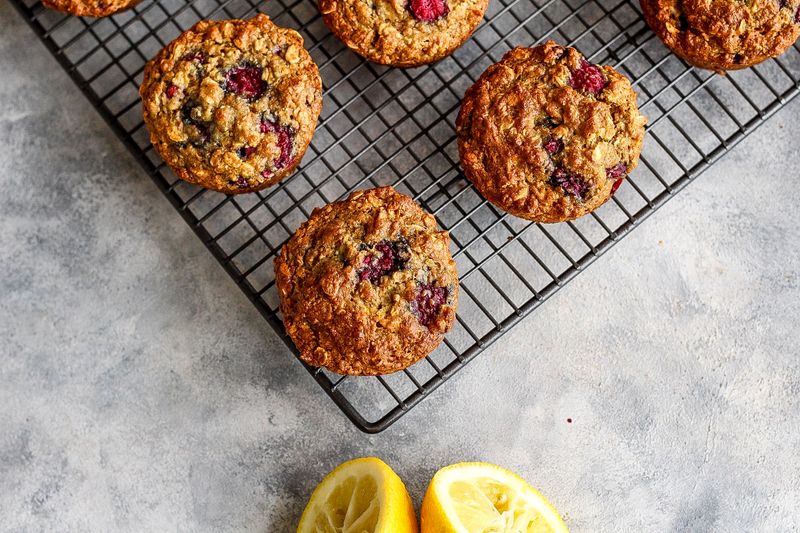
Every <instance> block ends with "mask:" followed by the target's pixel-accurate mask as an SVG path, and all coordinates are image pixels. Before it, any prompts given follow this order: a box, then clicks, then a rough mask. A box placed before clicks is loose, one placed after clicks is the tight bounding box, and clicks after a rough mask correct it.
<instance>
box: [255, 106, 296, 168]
mask: <svg viewBox="0 0 800 533" xmlns="http://www.w3.org/2000/svg"><path fill="white" fill-rule="evenodd" d="M260 129H261V133H275V134H276V135H277V136H278V148H280V150H281V155H279V156H278V158H277V159H275V161H273V162H272V164H273V166H274V167H275V168H276V169H282V168H286V167H288V166H289V165H290V164H291V163H292V151H293V150H292V144H293V142H294V136H295V133H294V130H293V129H292V128H290V127H289V126H281V125H280V124H278V123H277V122H276V121H274V120H266V119H262V120H261V126H260ZM271 174H272V173H270V175H271ZM262 175H263V173H262ZM264 177H268V176H264Z"/></svg>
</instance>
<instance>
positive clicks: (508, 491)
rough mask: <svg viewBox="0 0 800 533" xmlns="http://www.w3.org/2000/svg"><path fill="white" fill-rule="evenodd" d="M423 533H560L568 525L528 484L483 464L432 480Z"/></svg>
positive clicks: (462, 465) (442, 473)
mask: <svg viewBox="0 0 800 533" xmlns="http://www.w3.org/2000/svg"><path fill="white" fill-rule="evenodd" d="M420 514H421V517H422V528H421V531H422V533H551V532H557V533H563V532H567V531H568V529H567V526H566V524H564V521H563V520H562V519H561V517H560V516H559V514H558V511H556V510H555V509H554V508H553V506H552V505H550V504H549V503H548V502H547V500H545V499H544V497H543V496H542V495H541V494H539V493H538V492H537V491H536V489H534V488H533V487H531V486H530V485H528V483H527V482H526V481H525V480H524V479H522V478H521V477H519V476H518V475H516V474H514V473H513V472H509V471H508V470H505V469H504V468H501V467H499V466H496V465H492V464H488V463H459V464H455V465H451V466H448V467H445V468H442V469H441V470H439V471H438V472H437V473H436V475H434V476H433V479H432V480H431V483H430V485H428V491H427V492H426V493H425V499H424V500H423V501H422V510H421V511H420Z"/></svg>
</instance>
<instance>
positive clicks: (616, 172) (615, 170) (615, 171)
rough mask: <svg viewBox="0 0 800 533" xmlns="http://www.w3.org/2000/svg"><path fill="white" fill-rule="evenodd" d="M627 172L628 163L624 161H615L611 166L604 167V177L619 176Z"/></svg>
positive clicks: (612, 177)
mask: <svg viewBox="0 0 800 533" xmlns="http://www.w3.org/2000/svg"><path fill="white" fill-rule="evenodd" d="M627 173H628V165H626V164H625V163H617V164H616V165H614V166H613V167H611V168H607V169H606V177H607V178H609V179H614V178H619V177H621V176H624V175H625V174H627Z"/></svg>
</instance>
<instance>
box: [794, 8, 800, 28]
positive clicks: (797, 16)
mask: <svg viewBox="0 0 800 533" xmlns="http://www.w3.org/2000/svg"><path fill="white" fill-rule="evenodd" d="M794 21H795V22H796V23H798V24H800V7H798V8H797V11H796V12H795V14H794Z"/></svg>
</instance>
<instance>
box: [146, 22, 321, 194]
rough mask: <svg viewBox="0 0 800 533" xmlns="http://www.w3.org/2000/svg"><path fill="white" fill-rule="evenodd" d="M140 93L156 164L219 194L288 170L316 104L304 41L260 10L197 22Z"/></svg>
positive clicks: (316, 83)
mask: <svg viewBox="0 0 800 533" xmlns="http://www.w3.org/2000/svg"><path fill="white" fill-rule="evenodd" d="M139 92H140V95H141V97H142V103H143V107H144V121H145V124H147V128H148V130H149V131H150V139H151V141H152V143H153V147H154V148H155V149H156V151H157V152H158V154H159V155H160V156H161V157H162V158H163V159H164V161H165V162H166V163H167V164H168V165H169V166H170V167H171V168H172V170H173V171H174V172H175V173H176V174H177V175H178V176H179V177H180V178H181V179H183V180H186V181H188V182H190V183H195V184H197V185H200V186H202V187H206V188H208V189H213V190H216V191H220V192H223V193H227V194H237V193H244V192H252V191H257V190H260V189H263V188H265V187H268V186H270V185H273V184H275V183H277V182H279V181H280V180H282V179H283V178H285V177H286V176H288V175H290V174H291V173H292V172H293V171H294V169H295V168H296V167H297V165H298V164H300V161H301V159H302V158H303V154H304V153H305V150H306V148H307V147H308V145H309V143H310V142H311V137H312V135H313V134H314V129H315V127H316V123H317V118H318V117H319V114H320V111H321V110H322V81H321V80H320V77H319V70H318V69H317V66H316V64H314V61H313V60H312V59H311V56H310V55H309V54H308V52H307V51H306V50H305V48H303V38H302V37H301V36H300V35H299V34H298V33H297V32H296V31H294V30H291V29H288V28H281V27H280V26H276V25H275V24H273V23H272V21H270V19H269V18H268V17H267V16H266V15H261V14H259V15H256V16H254V17H253V18H251V19H249V20H223V21H201V22H198V23H197V24H195V25H194V26H193V27H192V28H191V29H189V30H188V31H186V32H184V33H183V34H181V35H180V36H179V37H178V38H177V39H175V40H174V41H172V42H171V43H170V44H168V45H167V46H166V47H165V48H164V49H163V50H161V51H160V52H159V53H158V54H157V55H156V56H155V57H154V58H153V59H152V60H151V61H150V62H148V63H147V65H146V67H145V70H144V79H143V81H142V86H141V88H140V90H139Z"/></svg>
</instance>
